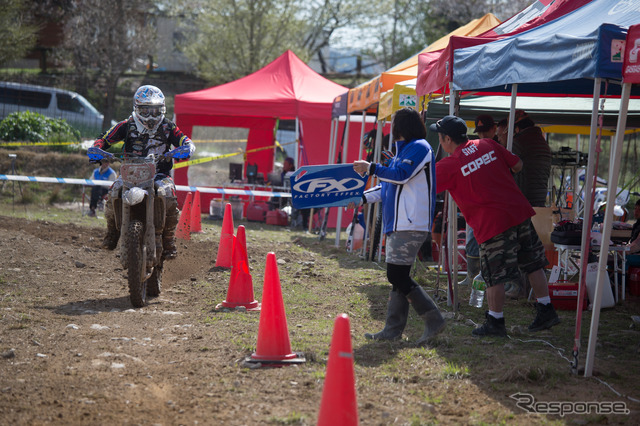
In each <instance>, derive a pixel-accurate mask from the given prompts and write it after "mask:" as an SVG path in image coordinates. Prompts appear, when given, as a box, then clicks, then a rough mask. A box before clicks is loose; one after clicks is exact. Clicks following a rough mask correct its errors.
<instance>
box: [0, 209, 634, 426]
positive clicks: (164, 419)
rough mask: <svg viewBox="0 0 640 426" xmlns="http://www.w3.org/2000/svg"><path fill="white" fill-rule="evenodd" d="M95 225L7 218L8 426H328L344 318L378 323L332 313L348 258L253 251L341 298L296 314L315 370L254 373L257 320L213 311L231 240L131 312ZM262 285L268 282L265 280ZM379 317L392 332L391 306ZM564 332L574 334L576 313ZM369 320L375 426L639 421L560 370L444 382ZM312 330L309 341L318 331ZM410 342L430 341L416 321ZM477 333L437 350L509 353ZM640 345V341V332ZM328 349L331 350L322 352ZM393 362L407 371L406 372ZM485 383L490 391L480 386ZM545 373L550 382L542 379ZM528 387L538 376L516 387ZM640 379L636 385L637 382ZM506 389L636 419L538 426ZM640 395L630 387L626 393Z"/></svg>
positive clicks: (357, 350)
mask: <svg viewBox="0 0 640 426" xmlns="http://www.w3.org/2000/svg"><path fill="white" fill-rule="evenodd" d="M95 223H96V224H95V225H93V226H87V225H78V224H73V223H54V222H51V221H41V220H38V221H37V220H27V219H21V218H15V217H9V216H0V258H1V259H2V263H1V266H0V352H1V357H0V423H1V424H6V425H33V424H35V425H40V424H59V425H62V424H65V425H67V424H92V425H111V424H162V425H178V424H180V425H182V424H185V425H188V424H207V425H218V424H225V425H226V424H229V425H252V424H315V422H316V419H317V413H318V410H319V406H320V399H321V395H322V389H323V382H324V380H323V379H324V374H323V372H324V370H325V367H326V356H327V353H328V345H327V343H328V342H329V339H330V333H331V332H330V329H331V324H332V319H333V318H334V317H335V315H336V314H337V313H339V312H340V310H342V309H343V308H345V310H346V309H351V310H352V311H351V312H350V313H349V314H350V316H352V318H362V321H364V318H369V319H368V321H371V319H370V315H369V305H370V303H369V302H367V301H366V299H365V302H363V305H364V306H365V307H366V308H365V309H364V310H363V311H362V312H361V311H360V310H359V309H360V308H359V307H358V306H357V305H353V304H352V306H351V308H350V307H349V305H342V304H341V303H343V302H341V301H336V302H329V301H330V300H331V298H333V297H335V298H336V300H337V299H338V297H336V294H334V293H333V291H334V290H333V289H335V288H339V287H337V286H339V284H340V271H341V269H336V267H335V266H332V265H334V264H333V263H331V262H332V261H334V260H335V258H336V255H332V254H331V251H329V252H328V254H325V255H324V256H320V255H317V253H316V252H314V250H316V249H314V247H306V248H305V247H302V248H301V247H300V244H298V243H296V241H297V239H296V237H295V236H294V235H291V236H290V237H287V238H286V239H285V240H284V242H282V241H276V240H272V241H270V240H265V241H255V239H254V238H252V237H250V238H249V244H250V245H251V249H250V264H252V265H257V264H258V263H259V262H260V259H264V258H265V256H266V253H267V252H268V251H276V252H277V253H279V255H278V258H279V259H282V260H283V262H284V266H283V268H284V269H286V270H287V271H288V272H286V274H291V275H290V276H291V278H287V279H291V280H293V281H294V284H296V285H298V284H299V285H303V284H305V283H311V282H313V283H319V285H326V286H327V288H328V289H331V290H330V291H331V294H330V293H326V294H324V295H323V294H318V295H316V296H315V298H316V301H315V302H313V303H309V305H308V306H287V311H288V312H289V314H288V315H289V318H288V319H289V329H290V330H291V335H292V337H295V342H296V344H298V345H302V343H303V342H305V341H307V340H308V341H310V342H312V343H308V345H309V347H312V348H315V349H314V350H310V351H308V352H305V354H306V355H307V363H305V364H302V365H300V366H289V367H285V368H272V369H249V368H247V367H246V366H244V365H243V363H242V360H243V359H244V358H245V357H246V356H247V355H250V354H251V352H252V350H254V349H255V339H256V336H257V334H256V332H257V324H258V318H259V316H258V315H259V314H255V313H250V312H246V313H238V312H232V313H227V314H216V313H215V312H214V306H215V304H216V303H219V302H220V301H221V299H222V298H223V297H224V294H225V292H226V289H227V286H228V282H229V273H228V272H218V271H215V270H213V269H212V266H213V263H214V260H215V259H214V255H215V253H216V250H217V239H218V238H219V236H218V235H217V234H216V232H215V230H213V228H212V229H209V230H208V231H207V232H208V233H206V234H204V235H199V236H197V237H194V238H192V239H191V240H189V241H181V242H180V243H179V250H180V255H179V257H178V259H176V260H174V261H170V262H168V263H167V264H166V267H165V273H164V277H163V291H162V294H161V295H160V297H159V298H157V299H151V302H150V304H149V305H148V306H146V307H144V308H141V309H133V308H132V306H131V304H130V301H129V297H128V290H127V287H126V278H125V277H126V271H123V270H122V267H121V265H120V263H119V260H118V259H117V258H116V255H115V254H114V253H113V252H107V251H104V250H101V249H100V248H99V245H100V242H101V239H102V236H103V231H104V223H103V222H102V223H101V222H99V221H97V222H95ZM316 251H317V250H316ZM314 262H315V263H314ZM344 262H350V260H345V261H344ZM314 264H315V265H316V266H317V267H318V270H317V271H316V272H314V270H313V265H314ZM345 264H346V263H345ZM310 265H311V266H310ZM287 266H288V267H287ZM258 269H259V268H258ZM327 269H328V270H329V271H328V272H326V271H327ZM363 273H364V274H365V275H363V277H362V281H363V283H361V284H358V283H356V284H355V285H360V286H364V285H365V282H371V280H372V278H374V277H375V279H376V280H378V281H379V282H380V283H381V287H380V288H381V290H380V291H381V292H386V291H387V289H386V288H385V287H384V276H383V274H384V273H383V271H380V270H379V269H375V268H374V269H371V270H365V271H364V272H363ZM287 277H289V275H287ZM294 277H297V278H294ZM254 280H255V281H254V282H259V281H260V280H261V277H259V276H258V275H257V274H256V277H255V278H254ZM329 284H331V286H330V285H329ZM350 284H351V283H350ZM314 285H315V284H314ZM345 286H346V284H345ZM313 288H314V289H315V287H313ZM345 288H347V287H345ZM352 288H353V287H352V286H351V287H348V288H347V289H349V291H352V290H351V289H352ZM299 289H300V290H299V291H303V289H302V287H299ZM287 291H294V290H287ZM314 291H315V290H314ZM328 291H329V290H328ZM382 294H384V293H382ZM337 296H339V294H338V295H337ZM287 297H290V296H288V295H287ZM330 303H335V304H336V306H335V309H334V306H331V305H330ZM349 303H352V302H349ZM378 305H379V306H378ZM375 311H376V312H377V314H376V317H375V319H376V320H377V321H378V322H376V326H378V325H379V324H380V322H379V321H383V317H382V315H383V312H384V303H379V304H377V305H376V307H375ZM378 311H379V312H378ZM449 318H451V317H449ZM526 320H527V319H525V321H526ZM320 321H322V324H324V325H325V326H324V330H323V331H322V332H317V331H315V330H316V329H314V328H312V325H311V324H312V323H318V322H320ZM412 321H415V320H414V319H412ZM563 321H568V322H570V321H572V317H571V315H570V314H567V315H566V316H564V317H563ZM360 322H361V321H359V320H353V321H352V326H353V327H354V331H353V333H352V335H353V336H354V354H355V362H356V377H357V393H358V410H359V416H360V423H361V424H366V425H387V424H434V423H438V424H505V423H507V424H534V423H535V424H549V423H551V424H564V423H565V422H568V423H573V424H585V423H591V422H593V423H609V424H611V423H620V424H638V419H639V417H638V411H637V410H638V408H639V405H638V404H637V403H633V402H630V401H629V400H626V399H623V398H621V397H616V396H615V395H614V394H612V393H611V392H609V390H608V389H607V388H606V387H605V386H604V385H601V384H598V383H597V382H594V381H585V379H571V378H567V376H565V375H561V374H556V373H553V371H554V369H553V368H549V369H547V370H546V373H545V367H544V365H545V364H544V363H546V362H548V361H543V364H540V365H541V366H537V365H538V364H536V363H535V362H533V361H531V363H532V365H534V368H532V369H529V370H527V372H525V373H521V372H520V371H521V370H514V369H513V368H512V367H510V366H509V365H508V364H506V366H505V365H502V364H501V365H498V364H496V363H492V362H489V363H487V362H486V361H487V360H486V359H479V358H478V359H477V360H475V361H474V360H473V359H471V360H470V362H469V365H470V366H471V372H469V371H466V372H465V371H464V370H462V371H458V370H455V369H454V370H455V371H452V372H451V374H453V375H457V374H460V375H461V376H460V379H459V380H457V379H454V380H449V379H443V376H442V375H441V373H440V372H439V371H440V370H439V369H441V367H442V364H443V363H444V364H446V361H442V360H441V359H439V357H438V356H437V355H436V353H435V352H433V351H429V350H428V349H412V347H411V345H410V344H409V343H406V342H400V343H395V344H386V343H385V344H373V345H371V344H369V343H367V342H366V341H364V339H363V338H362V333H363V331H364V330H363V327H367V326H370V324H365V325H364V326H363V325H361V324H359V323H360ZM413 328H416V330H413ZM307 330H311V331H308V332H307V333H306V334H305V331H307ZM412 330H413V331H412V333H413V334H416V333H419V330H418V327H417V326H415V324H414V325H413V326H412ZM470 330H471V328H470V326H469V325H468V324H465V323H464V320H461V321H460V324H459V325H455V326H452V327H451V328H449V331H447V333H446V334H445V336H446V337H444V340H443V343H441V346H440V348H439V349H440V350H441V351H442V353H447V352H451V351H453V349H454V348H453V347H454V346H455V349H456V350H459V348H465V347H466V348H468V350H469V351H473V350H475V348H477V347H481V346H485V347H486V348H490V347H495V345H497V344H498V343H500V344H502V343H501V342H498V343H496V342H495V341H494V340H493V339H490V340H489V341H484V340H477V339H473V338H471V337H470ZM631 333H634V334H633V336H635V337H633V339H634V340H635V341H637V335H638V332H637V331H633V330H631ZM544 336H546V337H548V336H551V334H543V337H544ZM410 337H416V336H410ZM305 339H307V340H305ZM515 345H516V344H515V343H506V344H505V345H504V349H501V348H498V351H499V353H505V356H507V353H509V352H511V351H513V350H514V348H516V346H515ZM302 346H303V347H304V345H302ZM323 347H324V348H326V350H323V349H318V348H323ZM532 347H533V348H534V349H533V350H531V353H532V354H533V356H534V357H539V358H540V359H546V360H552V361H551V362H552V363H557V361H558V358H557V355H556V354H555V351H554V350H552V349H548V350H546V349H545V347H544V346H541V345H537V346H532ZM293 349H294V350H296V349H298V348H296V347H294V348H293ZM515 350H517V348H516V349H515ZM585 350H586V348H585ZM630 351H632V352H631V353H632V354H633V353H635V354H636V355H635V358H636V359H635V360H634V361H633V362H631V364H630V365H628V366H627V367H625V366H620V367H618V368H617V369H615V370H616V373H614V374H615V375H613V376H612V377H614V379H615V377H617V378H618V379H620V376H621V375H624V374H625V368H629V370H628V371H630V372H631V374H634V375H635V374H636V373H637V371H638V370H637V357H638V355H637V353H638V352H637V347H634V348H631V349H630ZM473 353H474V352H470V354H473ZM450 355H451V354H450ZM470 356H471V357H473V356H475V355H470ZM393 363H399V364H400V365H401V368H400V370H399V371H397V370H396V368H397V366H395V365H394V364H393ZM482 365H484V366H482ZM481 366H482V367H481ZM445 367H446V365H445ZM599 367H601V368H602V369H604V370H606V371H607V374H609V373H608V372H609V371H610V370H614V369H613V368H611V369H610V367H609V365H608V364H606V363H605V364H604V365H603V364H602V363H600V364H599ZM476 370H477V371H478V377H479V378H477V379H474V375H475V374H476V373H475V371H476ZM434 371H438V373H437V374H435V373H433V372H434ZM532 371H540V372H541V375H545V374H546V375H547V376H546V377H545V378H544V379H543V380H541V379H539V378H538V379H536V378H535V377H533V376H534V375H535V374H533V373H532ZM522 374H524V375H525V376H527V377H515V376H518V375H522ZM509 375H511V377H508V378H505V377H506V376H509ZM470 376H471V377H470ZM549 376H552V377H553V378H552V379H549ZM633 377H635V380H636V381H637V379H638V377H637V375H635V376H633ZM505 381H506V382H509V381H512V382H513V383H514V386H516V387H517V386H520V388H519V389H521V388H522V386H524V387H525V388H527V386H528V389H534V390H535V391H536V392H537V395H538V397H540V396H544V397H546V398H551V399H552V398H554V397H555V398H557V399H556V400H567V399H569V400H620V401H626V404H627V407H628V408H630V409H631V410H632V411H631V413H630V414H629V415H626V416H606V415H605V416H589V417H586V418H585V417H571V416H569V417H565V418H561V417H559V416H540V415H530V414H527V413H525V412H523V410H521V409H519V408H517V407H515V405H514V403H513V401H512V400H510V399H509V397H508V395H509V392H511V391H506V392H507V393H506V394H505V391H504V390H503V389H502V388H500V389H499V391H496V392H492V389H494V390H495V388H494V386H504V382H505ZM536 381H538V383H536ZM565 381H566V383H564V382H565ZM618 384H620V381H618V382H617V384H616V386H618ZM507 386H510V384H508V383H507ZM637 389H638V386H637V384H631V383H629V387H627V388H626V389H622V390H623V391H625V392H626V393H630V392H631V393H632V392H633V391H634V390H637ZM442 395H446V397H444V398H443V396H442ZM636 396H637V395H636ZM585 398H586V399H585ZM443 399H444V400H443ZM585 419H586V420H585ZM634 419H635V420H634Z"/></svg>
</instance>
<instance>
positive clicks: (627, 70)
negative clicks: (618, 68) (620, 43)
mask: <svg viewBox="0 0 640 426" xmlns="http://www.w3.org/2000/svg"><path fill="white" fill-rule="evenodd" d="M624 50H625V53H624V67H623V68H622V69H623V71H622V76H623V81H624V82H625V83H640V25H632V26H631V27H629V32H628V33H627V43H626V48H625V49H624Z"/></svg>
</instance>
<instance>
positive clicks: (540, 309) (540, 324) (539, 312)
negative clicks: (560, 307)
mask: <svg viewBox="0 0 640 426" xmlns="http://www.w3.org/2000/svg"><path fill="white" fill-rule="evenodd" d="M535 307H536V319H534V320H533V322H532V323H531V325H530V326H529V331H541V330H546V329H547V328H551V327H553V326H554V325H556V324H559V323H560V318H558V314H557V313H556V310H555V309H554V307H553V305H552V304H551V303H549V304H548V305H543V304H540V303H538V302H536V303H535Z"/></svg>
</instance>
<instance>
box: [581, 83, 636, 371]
mask: <svg viewBox="0 0 640 426" xmlns="http://www.w3.org/2000/svg"><path fill="white" fill-rule="evenodd" d="M630 95H631V83H624V84H623V85H622V95H621V97H620V114H619V115H618V126H617V128H616V137H615V140H614V143H613V145H612V146H611V157H610V158H611V160H610V165H611V166H613V167H612V169H610V170H609V182H608V185H607V208H606V210H605V213H604V223H603V224H602V243H601V244H600V258H599V262H598V280H597V281H596V292H595V293H596V294H595V300H594V301H593V308H592V314H591V330H590V331H589V348H588V349H587V360H586V363H585V367H584V376H585V377H591V375H592V374H593V363H594V359H593V358H594V356H595V352H596V340H597V338H598V323H599V321H600V305H601V303H602V289H603V287H604V285H605V279H606V278H608V277H607V275H605V274H606V273H607V260H608V257H609V239H610V238H611V228H612V225H613V208H614V207H615V205H616V203H615V200H616V192H617V188H618V177H619V176H618V174H619V173H620V160H621V158H622V144H623V141H624V130H625V128H626V125H627V112H628V109H629V97H630ZM606 282H608V280H607V281H606Z"/></svg>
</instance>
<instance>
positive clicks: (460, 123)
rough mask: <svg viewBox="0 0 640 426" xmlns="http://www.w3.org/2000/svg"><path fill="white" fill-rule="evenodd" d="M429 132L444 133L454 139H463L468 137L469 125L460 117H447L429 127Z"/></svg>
mask: <svg viewBox="0 0 640 426" xmlns="http://www.w3.org/2000/svg"><path fill="white" fill-rule="evenodd" d="M429 130H431V131H432V132H438V133H443V134H445V135H447V136H449V137H452V138H461V137H465V136H467V123H465V121H464V120H463V119H462V118H460V117H456V116H455V115H447V116H446V117H444V118H443V119H442V120H438V121H437V122H435V123H433V124H432V125H431V126H429Z"/></svg>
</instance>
